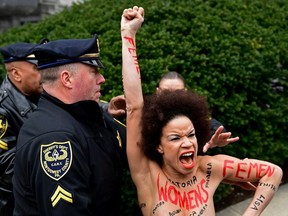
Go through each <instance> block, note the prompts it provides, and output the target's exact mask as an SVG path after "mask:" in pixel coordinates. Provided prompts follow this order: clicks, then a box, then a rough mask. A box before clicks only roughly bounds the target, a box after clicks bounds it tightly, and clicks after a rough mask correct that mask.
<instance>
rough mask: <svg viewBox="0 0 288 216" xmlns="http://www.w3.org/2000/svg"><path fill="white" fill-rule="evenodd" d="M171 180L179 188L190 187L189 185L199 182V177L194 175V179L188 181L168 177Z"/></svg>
mask: <svg viewBox="0 0 288 216" xmlns="http://www.w3.org/2000/svg"><path fill="white" fill-rule="evenodd" d="M168 180H169V182H171V183H172V184H173V185H175V186H176V187H178V188H181V187H182V188H185V187H188V186H192V185H194V184H196V183H197V178H196V176H193V178H192V179H190V180H188V181H186V182H179V181H173V180H172V179H170V178H168Z"/></svg>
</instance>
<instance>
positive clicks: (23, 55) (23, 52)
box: [0, 42, 37, 64]
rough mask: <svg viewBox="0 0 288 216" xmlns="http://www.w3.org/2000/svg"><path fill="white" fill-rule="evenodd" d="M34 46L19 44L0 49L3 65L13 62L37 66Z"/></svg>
mask: <svg viewBox="0 0 288 216" xmlns="http://www.w3.org/2000/svg"><path fill="white" fill-rule="evenodd" d="M35 46H36V44H32V43H25V42H19V43H14V44H11V45H7V46H4V47H1V48H0V52H1V54H2V55H3V58H4V63H9V62H13V61H28V62H31V63H33V64H37V60H36V58H35V55H34V54H33V49H34V47H35Z"/></svg>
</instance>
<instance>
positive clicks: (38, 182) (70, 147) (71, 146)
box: [16, 132, 91, 216]
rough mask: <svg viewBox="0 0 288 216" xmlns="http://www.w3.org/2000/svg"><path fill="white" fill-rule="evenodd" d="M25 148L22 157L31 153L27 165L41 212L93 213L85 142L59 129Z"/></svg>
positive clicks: (54, 213) (60, 213) (49, 213)
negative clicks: (89, 206) (90, 206)
mask: <svg viewBox="0 0 288 216" xmlns="http://www.w3.org/2000/svg"><path fill="white" fill-rule="evenodd" d="M32 146H34V147H32ZM20 151H22V150H20ZM23 151H24V152H22V153H21V155H22V160H24V158H25V155H29V156H30V158H29V159H28V160H30V162H28V163H27V165H26V166H28V169H27V167H26V169H25V167H23V169H25V170H30V171H31V173H30V174H29V175H30V176H31V179H32V181H31V182H32V185H31V188H32V190H33V191H34V193H35V194H36V201H37V206H38V209H39V211H40V215H47V216H50V215H90V214H91V212H89V211H88V209H89V208H88V205H89V204H90V205H91V188H89V184H90V182H89V180H90V176H91V171H90V169H89V157H88V152H87V151H88V149H87V146H85V143H84V144H83V143H80V142H79V140H78V139H77V138H76V137H74V136H72V135H71V134H69V133H65V132H59V133H52V134H47V135H45V136H41V137H39V138H38V139H37V140H36V141H35V142H33V144H32V145H31V147H30V148H26V150H23ZM25 151H26V152H25ZM31 152H32V154H31ZM17 154H18V152H17ZM33 155H34V156H33ZM16 158H17V156H16ZM16 162H17V161H16ZM18 178H21V176H18ZM18 180H19V179H18ZM20 181H21V180H20Z"/></svg>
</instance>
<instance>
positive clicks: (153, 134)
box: [141, 90, 210, 166]
mask: <svg viewBox="0 0 288 216" xmlns="http://www.w3.org/2000/svg"><path fill="white" fill-rule="evenodd" d="M180 115H184V116H187V117H188V118H189V119H190V120H191V121H192V123H193V125H194V127H195V134H196V137H197V141H198V153H199V150H200V151H202V148H203V146H204V144H205V143H206V142H207V141H208V140H209V137H210V125H209V107H208V103H207V100H206V98H205V97H203V96H201V95H199V94H197V93H195V92H193V91H189V90H163V91H161V92H160V93H154V94H153V95H150V96H145V98H144V107H143V114H142V141H141V149H142V150H143V152H144V154H145V156H146V157H148V158H149V159H151V160H153V161H156V162H157V163H158V164H159V165H160V166H161V165H162V163H163V158H162V155H161V154H160V153H159V152H158V151H157V147H158V146H159V144H160V140H161V136H162V129H163V127H164V126H165V125H166V124H167V123H168V122H169V121H170V120H172V119H173V118H175V117H177V116H180Z"/></svg>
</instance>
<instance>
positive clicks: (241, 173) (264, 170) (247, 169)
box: [223, 160, 275, 179]
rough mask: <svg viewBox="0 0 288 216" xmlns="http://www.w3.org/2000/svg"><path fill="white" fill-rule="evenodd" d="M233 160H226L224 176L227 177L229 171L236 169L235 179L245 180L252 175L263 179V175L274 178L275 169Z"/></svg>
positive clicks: (264, 165)
mask: <svg viewBox="0 0 288 216" xmlns="http://www.w3.org/2000/svg"><path fill="white" fill-rule="evenodd" d="M234 165H235V161H233V160H225V161H224V166H223V176H226V173H227V170H228V169H233V170H235V169H236V173H235V178H239V179H244V178H249V177H251V173H255V176H256V178H261V176H263V175H266V174H267V175H268V177H270V176H272V175H273V173H274V171H275V168H274V167H273V168H272V167H271V166H269V165H267V164H261V163H260V164H259V163H251V162H250V163H245V162H241V163H236V166H234Z"/></svg>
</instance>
